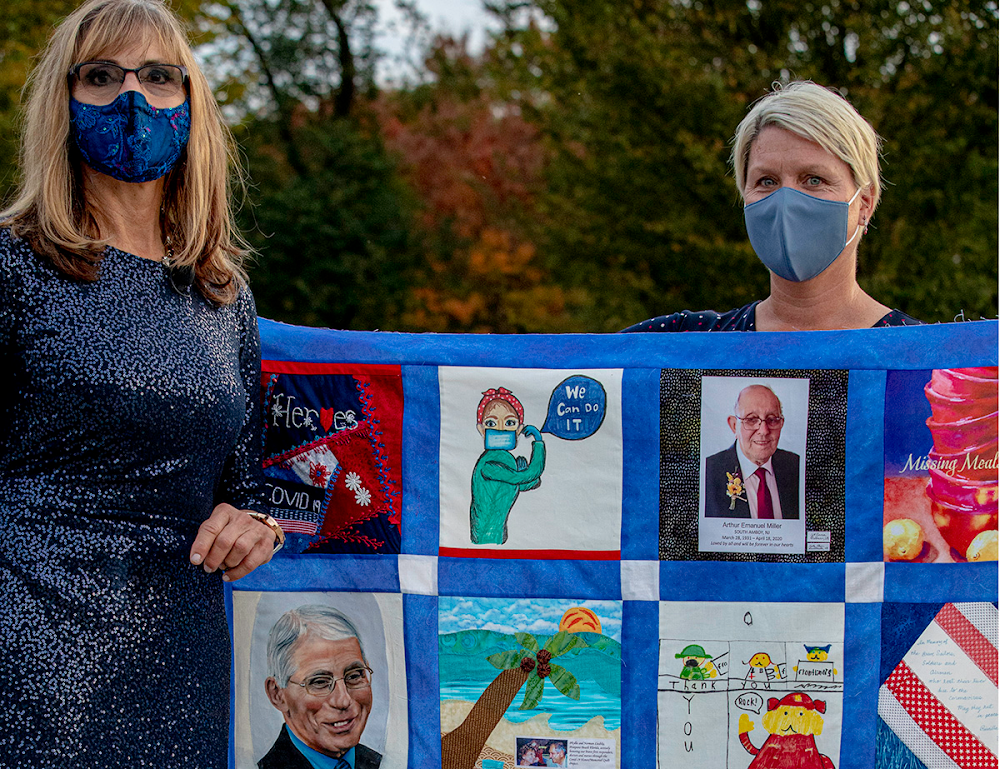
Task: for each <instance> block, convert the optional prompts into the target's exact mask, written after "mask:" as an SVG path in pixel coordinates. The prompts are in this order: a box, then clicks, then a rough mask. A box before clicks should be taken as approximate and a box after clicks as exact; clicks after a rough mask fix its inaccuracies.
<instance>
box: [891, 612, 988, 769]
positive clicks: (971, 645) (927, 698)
mask: <svg viewBox="0 0 1000 769" xmlns="http://www.w3.org/2000/svg"><path fill="white" fill-rule="evenodd" d="M878 712H879V715H880V716H881V717H882V720H883V721H885V723H886V724H887V725H888V726H889V728H890V729H892V730H893V731H894V732H895V733H896V735H897V736H898V737H899V739H900V740H901V741H902V742H903V744H905V745H906V746H907V747H908V748H909V749H910V750H911V751H912V752H913V754H914V755H915V756H916V757H917V758H919V759H920V760H921V761H922V762H923V763H924V764H925V765H926V766H927V769H952V768H953V767H960V769H980V767H982V768H983V769H986V767H996V766H997V609H996V607H995V606H993V605H992V604H989V603H949V604H945V606H944V607H943V608H942V609H941V611H940V612H938V614H937V616H936V617H935V618H934V621H933V622H931V624H930V625H928V627H927V629H926V630H924V632H923V633H922V634H921V636H920V638H918V639H917V642H916V643H915V644H914V645H913V646H912V647H911V648H910V650H909V651H908V652H907V653H906V656H905V657H903V659H902V661H901V662H900V663H899V664H898V665H897V666H896V668H895V669H894V670H893V671H892V674H891V675H890V676H889V678H888V679H886V682H885V683H884V684H882V687H881V688H880V689H879V699H878Z"/></svg>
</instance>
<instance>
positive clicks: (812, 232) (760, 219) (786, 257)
mask: <svg viewBox="0 0 1000 769" xmlns="http://www.w3.org/2000/svg"><path fill="white" fill-rule="evenodd" d="M860 193H861V188H860V187H859V188H858V190H857V192H855V193H854V195H853V196H852V197H851V199H850V200H848V201H847V202H846V203H844V202H842V201H839V200H825V199H823V198H814V197H813V196H812V195H806V194H805V193H804V192H799V191H798V190H793V189H792V188H791V187H782V188H781V189H778V190H775V191H774V192H772V193H771V194H770V195H768V196H767V197H766V198H764V199H763V200H758V201H757V202H755V203H751V204H750V205H748V206H744V208H743V217H744V219H745V221H746V226H747V234H748V235H749V236H750V244H751V245H752V246H753V250H754V251H755V252H756V253H757V257H758V258H759V259H760V260H761V261H762V262H763V263H764V266H765V267H767V269H769V270H770V271H771V272H773V273H774V274H775V275H777V276H778V277H781V278H784V279H785V280H791V281H795V282H796V283H801V282H802V281H805V280H810V279H812V278H815V277H816V276H817V275H819V274H820V273H821V272H823V270H825V269H826V268H827V267H829V266H830V265H831V264H833V262H834V260H835V259H836V258H837V257H838V256H839V255H840V253H841V252H842V251H843V250H844V249H845V248H846V247H847V245H848V244H849V243H851V241H853V240H854V239H855V238H856V237H857V236H858V233H859V232H860V231H861V225H860V224H858V226H857V228H856V229H855V230H854V234H853V235H851V237H850V238H848V237H847V214H848V210H849V209H850V207H851V203H853V202H854V200H855V198H857V197H858V195H859V194H860Z"/></svg>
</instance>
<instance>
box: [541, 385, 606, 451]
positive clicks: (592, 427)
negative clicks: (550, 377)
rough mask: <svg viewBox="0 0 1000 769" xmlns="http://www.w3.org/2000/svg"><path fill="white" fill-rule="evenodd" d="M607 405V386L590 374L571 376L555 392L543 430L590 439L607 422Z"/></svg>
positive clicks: (570, 436) (559, 434)
mask: <svg viewBox="0 0 1000 769" xmlns="http://www.w3.org/2000/svg"><path fill="white" fill-rule="evenodd" d="M607 405H608V394H607V393H606V392H604V385H602V384H601V383H600V382H598V381H597V380H596V379H591V378H590V377H589V376H582V375H580V374H577V375H576V376H571V377H569V378H567V379H564V380H563V381H562V382H560V383H559V385H558V386H557V387H556V388H555V389H554V390H553V391H552V395H551V397H550V398H549V412H548V414H547V415H546V417H545V424H544V425H542V429H541V432H543V433H551V434H552V435H554V436H556V437H557V438H562V439H563V440H567V441H579V440H582V439H584V438H589V437H590V436H591V435H593V434H594V433H596V432H597V430H598V428H600V426H601V425H602V424H604V415H605V413H606V412H607Z"/></svg>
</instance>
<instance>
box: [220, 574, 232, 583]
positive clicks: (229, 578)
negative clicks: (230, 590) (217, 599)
mask: <svg viewBox="0 0 1000 769" xmlns="http://www.w3.org/2000/svg"><path fill="white" fill-rule="evenodd" d="M222 581H223V582H232V581H233V578H232V577H230V576H229V575H228V574H223V575H222Z"/></svg>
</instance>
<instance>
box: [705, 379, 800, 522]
mask: <svg viewBox="0 0 1000 769" xmlns="http://www.w3.org/2000/svg"><path fill="white" fill-rule="evenodd" d="M727 422H728V423H729V429H730V430H732V431H733V434H734V435H735V436H736V440H735V441H734V442H733V445H732V446H730V447H729V448H728V449H726V450H725V451H720V452H719V453H718V454H713V455H711V456H710V457H708V458H706V460H705V517H706V518H754V519H762V520H766V519H773V520H790V519H795V518H798V517H799V455H798V454H796V453H794V452H791V451H785V450H784V449H779V448H778V439H779V438H780V437H781V428H782V426H783V425H784V423H785V418H784V416H783V415H782V413H781V401H780V400H778V396H777V395H775V394H774V392H773V391H772V390H771V388H770V387H767V386H765V385H760V384H754V385H749V386H748V387H744V388H743V389H742V390H741V391H740V394H739V396H738V397H737V398H736V406H735V407H734V409H733V414H732V415H730V416H729V417H728V418H727Z"/></svg>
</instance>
